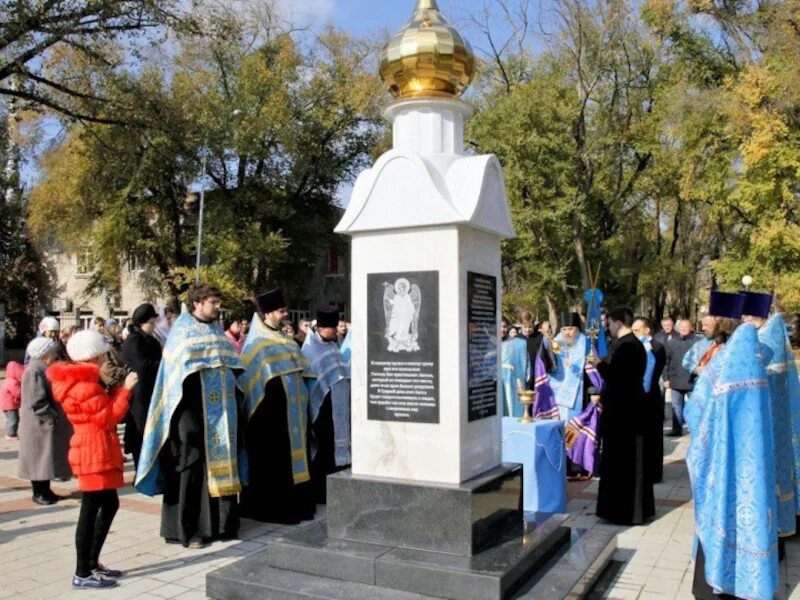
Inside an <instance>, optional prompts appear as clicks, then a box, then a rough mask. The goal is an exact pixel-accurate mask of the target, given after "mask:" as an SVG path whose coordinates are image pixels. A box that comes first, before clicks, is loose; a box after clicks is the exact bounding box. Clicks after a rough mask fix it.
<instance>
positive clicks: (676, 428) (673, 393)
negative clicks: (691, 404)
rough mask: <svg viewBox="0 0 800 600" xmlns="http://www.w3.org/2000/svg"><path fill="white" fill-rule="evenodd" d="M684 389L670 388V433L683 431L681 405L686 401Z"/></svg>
mask: <svg viewBox="0 0 800 600" xmlns="http://www.w3.org/2000/svg"><path fill="white" fill-rule="evenodd" d="M688 393H689V392H687V391H686V390H670V397H671V398H672V433H677V434H680V433H683V424H684V423H685V422H686V421H684V420H683V405H684V404H685V403H686V394H688Z"/></svg>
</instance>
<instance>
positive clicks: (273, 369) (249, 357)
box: [238, 313, 314, 485]
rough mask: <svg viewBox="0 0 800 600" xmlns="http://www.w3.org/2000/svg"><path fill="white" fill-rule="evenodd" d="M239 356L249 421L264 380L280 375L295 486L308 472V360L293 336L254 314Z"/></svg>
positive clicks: (304, 478)
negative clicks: (306, 382)
mask: <svg viewBox="0 0 800 600" xmlns="http://www.w3.org/2000/svg"><path fill="white" fill-rule="evenodd" d="M241 356H242V362H243V363H244V373H242V374H241V375H240V376H239V382H238V386H239V389H240V390H242V392H244V402H245V415H246V417H247V419H248V420H250V418H251V417H252V416H253V415H254V414H255V412H256V410H257V409H258V407H259V405H260V404H261V402H262V401H263V400H264V392H265V390H266V387H267V383H268V382H269V381H270V380H272V379H274V378H275V377H280V379H281V383H282V384H283V391H284V394H285V395H286V418H287V425H288V428H289V448H288V450H289V451H290V453H291V457H292V479H293V481H294V483H295V485H297V484H299V483H303V482H305V481H309V480H310V479H311V475H310V474H309V472H308V454H307V450H306V449H307V447H308V446H307V441H306V430H307V427H308V421H307V417H306V414H307V411H308V391H307V390H306V386H305V383H304V382H303V378H306V377H313V376H314V375H313V374H312V373H311V371H310V370H309V364H308V361H307V360H306V359H305V357H303V355H302V354H301V353H300V348H298V347H297V344H296V343H295V342H294V340H293V339H291V338H290V337H288V336H286V335H285V334H284V333H283V332H282V331H277V330H275V329H271V328H269V327H267V326H266V325H265V324H264V321H263V320H262V319H261V316H259V315H258V314H257V313H256V314H254V315H253V320H252V322H251V323H250V332H249V333H248V334H247V341H246V342H245V343H244V347H243V348H242V354H241ZM267 400H268V401H269V399H267Z"/></svg>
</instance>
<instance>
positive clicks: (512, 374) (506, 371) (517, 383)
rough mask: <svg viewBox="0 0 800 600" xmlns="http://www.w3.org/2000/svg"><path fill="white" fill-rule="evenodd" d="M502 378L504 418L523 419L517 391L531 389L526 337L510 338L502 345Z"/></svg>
mask: <svg viewBox="0 0 800 600" xmlns="http://www.w3.org/2000/svg"><path fill="white" fill-rule="evenodd" d="M500 361H501V362H500V364H501V369H502V372H501V377H502V379H503V387H502V392H503V416H504V417H521V416H522V404H520V403H519V395H518V394H517V390H518V389H519V388H522V389H523V390H527V389H530V387H531V385H530V384H531V361H530V357H529V354H528V341H527V340H526V339H525V338H524V337H510V338H507V339H506V340H505V341H503V342H502V343H501V344H500Z"/></svg>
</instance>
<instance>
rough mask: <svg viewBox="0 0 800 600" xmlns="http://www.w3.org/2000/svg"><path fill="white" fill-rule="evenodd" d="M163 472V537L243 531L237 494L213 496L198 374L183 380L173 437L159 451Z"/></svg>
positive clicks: (222, 535) (216, 535)
mask: <svg viewBox="0 0 800 600" xmlns="http://www.w3.org/2000/svg"><path fill="white" fill-rule="evenodd" d="M159 462H160V464H161V470H162V473H163V474H164V502H163V504H162V506H161V537H163V538H165V539H166V540H167V541H172V542H180V543H182V544H183V545H184V546H186V545H188V544H189V542H190V541H192V540H193V539H194V540H198V541H200V540H202V541H211V540H215V539H231V538H234V537H236V534H237V533H238V532H239V511H238V507H237V503H236V496H235V495H234V496H223V497H221V498H212V497H211V495H210V494H209V493H208V479H207V470H206V444H205V421H204V418H203V401H202V386H201V383H200V374H199V373H193V374H192V375H189V376H188V377H187V378H186V379H185V380H184V382H183V398H181V401H180V403H179V404H178V407H177V408H176V409H175V414H174V415H173V416H172V421H171V422H170V426H169V439H168V440H167V443H166V444H165V445H164V448H163V449H162V451H161V453H160V454H159Z"/></svg>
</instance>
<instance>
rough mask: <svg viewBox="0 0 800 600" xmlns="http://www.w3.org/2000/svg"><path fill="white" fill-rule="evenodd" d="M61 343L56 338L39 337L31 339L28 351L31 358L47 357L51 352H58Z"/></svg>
mask: <svg viewBox="0 0 800 600" xmlns="http://www.w3.org/2000/svg"><path fill="white" fill-rule="evenodd" d="M58 348H59V344H58V342H57V341H55V340H51V339H50V338H46V337H38V338H34V339H32V340H31V342H30V343H29V344H28V347H27V349H26V352H27V353H28V356H30V357H31V358H45V357H46V356H48V355H49V354H52V353H53V352H56V351H57V350H58Z"/></svg>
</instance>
